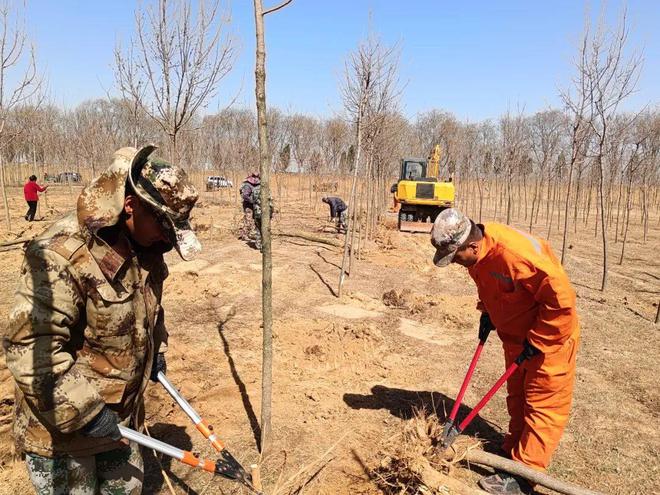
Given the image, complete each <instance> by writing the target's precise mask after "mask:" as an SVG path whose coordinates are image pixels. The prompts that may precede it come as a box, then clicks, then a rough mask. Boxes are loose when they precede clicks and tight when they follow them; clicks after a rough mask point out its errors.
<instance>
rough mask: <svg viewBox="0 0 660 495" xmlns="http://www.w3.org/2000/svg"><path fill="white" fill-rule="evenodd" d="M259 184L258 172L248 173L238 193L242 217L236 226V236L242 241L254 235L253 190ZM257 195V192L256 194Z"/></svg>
mask: <svg viewBox="0 0 660 495" xmlns="http://www.w3.org/2000/svg"><path fill="white" fill-rule="evenodd" d="M260 185H261V178H260V177H259V173H258V172H252V173H251V174H250V175H248V176H247V177H246V178H245V180H244V181H243V183H242V184H241V187H240V189H239V193H240V195H241V203H242V207H243V217H242V218H241V224H240V225H239V227H238V238H239V239H240V240H242V241H249V240H251V239H253V238H254V237H255V235H256V234H255V230H256V226H255V222H254V202H255V201H254V194H253V193H254V190H255V189H256V188H258V187H259V186H260ZM257 197H258V194H257Z"/></svg>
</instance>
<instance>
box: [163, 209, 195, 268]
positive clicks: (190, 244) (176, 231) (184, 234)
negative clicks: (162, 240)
mask: <svg viewBox="0 0 660 495" xmlns="http://www.w3.org/2000/svg"><path fill="white" fill-rule="evenodd" d="M168 218H169V217H168ZM170 221H171V222H172V237H173V238H172V243H173V244H174V249H176V251H177V253H179V256H181V259H182V260H184V261H190V260H192V259H194V258H195V257H196V256H197V255H198V254H199V253H200V252H201V250H202V245H201V243H200V242H199V239H197V236H196V235H195V232H194V231H193V229H192V227H191V226H190V222H189V221H188V220H182V221H179V222H175V221H172V220H171V219H170Z"/></svg>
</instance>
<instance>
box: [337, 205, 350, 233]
mask: <svg viewBox="0 0 660 495" xmlns="http://www.w3.org/2000/svg"><path fill="white" fill-rule="evenodd" d="M347 217H348V213H347V211H346V210H343V211H341V212H340V213H339V217H337V232H341V231H342V230H347V229H348V223H347V222H346V219H347Z"/></svg>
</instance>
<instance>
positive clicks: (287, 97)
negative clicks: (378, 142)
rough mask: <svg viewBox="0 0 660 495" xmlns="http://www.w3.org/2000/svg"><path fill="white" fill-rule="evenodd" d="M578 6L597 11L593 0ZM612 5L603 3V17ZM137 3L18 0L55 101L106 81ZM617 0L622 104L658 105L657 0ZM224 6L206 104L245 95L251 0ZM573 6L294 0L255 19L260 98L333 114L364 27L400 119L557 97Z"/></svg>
mask: <svg viewBox="0 0 660 495" xmlns="http://www.w3.org/2000/svg"><path fill="white" fill-rule="evenodd" d="M146 1H147V0H143V2H146ZM278 2H279V0H272V1H270V0H265V2H264V3H265V4H266V5H267V6H268V5H269V4H270V5H274V4H275V3H278ZM589 3H590V10H591V12H592V17H596V16H597V15H598V12H599V11H600V9H601V2H600V1H597V0H592V1H591V2H589ZM623 3H624V2H622V1H621V0H610V1H609V2H607V10H606V12H607V18H608V20H609V21H610V22H615V21H616V19H617V17H618V14H619V12H620V9H621V6H622V5H623ZM136 4H137V2H136V1H129V0H109V1H100V0H99V1H97V0H87V1H85V0H78V1H74V0H57V1H55V0H38V1H37V0H35V1H30V0H28V10H27V13H26V17H27V23H28V31H29V33H30V35H31V36H32V38H33V39H34V41H35V43H36V45H37V52H38V59H39V61H40V64H41V65H42V66H45V67H46V74H47V78H48V81H49V87H50V91H51V94H52V97H53V99H54V100H55V102H56V103H59V104H60V105H65V106H68V107H70V106H73V105H75V104H77V103H79V102H81V101H83V100H85V99H89V98H96V97H103V96H104V95H105V94H106V90H110V91H112V90H113V72H112V64H113V48H114V46H115V44H116V42H117V40H123V41H127V40H128V38H129V37H130V35H131V34H132V32H133V26H134V18H133V10H134V8H135V6H136ZM225 5H227V4H226V3H225ZM627 6H628V15H629V19H630V22H631V26H632V32H631V40H630V41H631V46H634V47H638V48H642V49H643V50H644V53H645V57H646V62H645V65H644V71H643V74H642V78H641V80H640V84H639V92H638V93H637V94H636V95H634V96H633V97H631V98H630V100H629V102H628V103H627V105H626V107H627V108H639V107H641V106H643V105H644V104H647V103H651V104H656V105H657V104H658V102H659V101H660V98H659V93H660V90H659V88H660V63H659V61H660V57H659V55H660V34H659V30H658V25H659V24H660V1H657V0H628V2H627ZM230 9H231V15H232V20H231V25H230V29H231V31H232V32H233V35H234V37H235V39H236V42H237V43H238V44H239V46H240V52H239V55H238V58H237V61H236V64H235V67H234V70H233V71H232V73H231V74H230V75H229V76H228V77H227V78H226V79H225V80H224V82H223V85H222V89H221V95H220V96H219V98H218V100H217V101H214V102H213V103H212V105H211V106H210V108H209V111H215V110H217V109H218V108H222V107H224V106H225V105H226V104H227V103H228V102H229V101H230V100H231V99H232V98H234V97H235V96H236V95H238V98H237V100H236V105H238V106H252V105H253V102H254V97H253V94H254V34H253V33H254V19H253V13H252V1H251V0H233V2H231V5H230ZM584 13H585V4H584V3H583V2H581V1H579V0H552V1H534V0H516V1H513V0H511V1H505V0H490V1H472V2H458V1H455V0H435V1H433V0H423V1H422V0H333V1H329V0H328V1H325V0H294V1H293V3H292V4H291V5H290V6H288V7H287V8H286V9H284V10H281V11H279V12H277V13H274V14H271V15H269V16H267V18H266V37H267V43H268V102H269V104H270V105H275V106H278V107H280V108H282V109H284V110H290V111H298V112H304V113H308V114H312V115H316V116H329V115H333V114H336V113H338V112H339V111H340V110H341V102H340V100H339V92H338V89H337V86H338V81H339V79H340V76H341V71H342V68H343V61H344V59H345V58H346V55H347V54H348V53H349V52H350V51H351V50H353V49H354V48H355V47H356V46H357V44H358V42H359V41H360V40H361V39H362V38H364V37H365V36H366V35H367V33H368V32H369V29H370V27H371V29H372V30H373V31H374V32H376V33H379V34H380V35H381V37H382V38H383V39H384V40H385V41H386V42H387V43H394V42H400V44H401V80H402V81H403V82H405V83H406V84H407V85H406V88H405V92H404V94H403V99H402V109H403V111H404V113H405V114H406V115H408V116H409V117H414V116H415V114H416V113H417V112H421V111H425V110H429V109H432V108H440V109H445V110H448V111H451V112H453V113H454V114H456V115H457V116H458V117H459V118H461V119H469V120H472V121H474V120H481V119H485V118H493V117H497V116H498V115H500V114H502V113H503V112H505V111H506V110H507V108H512V109H515V108H516V107H517V106H518V105H520V106H524V108H525V111H526V112H534V111H536V110H539V109H542V108H545V107H547V106H552V105H554V106H558V105H559V101H558V97H557V92H558V91H557V90H558V88H559V87H560V86H562V87H563V86H566V85H567V84H568V82H569V79H570V77H571V75H572V67H571V59H572V57H573V55H574V54H575V51H576V43H577V40H578V38H579V36H580V33H581V32H582V26H583V20H584Z"/></svg>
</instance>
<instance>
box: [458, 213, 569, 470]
mask: <svg viewBox="0 0 660 495" xmlns="http://www.w3.org/2000/svg"><path fill="white" fill-rule="evenodd" d="M468 271H469V273H470V276H471V277H472V278H473V279H474V281H475V283H476V285H477V289H478V291H479V298H480V303H479V304H478V308H479V309H481V310H482V311H487V312H488V314H489V315H490V318H491V321H492V322H493V324H494V325H495V327H496V328H497V334H498V335H499V337H500V339H501V340H502V343H503V347H504V356H505V363H506V366H507V367H508V366H509V365H510V364H511V363H512V362H513V361H514V360H515V359H516V357H518V355H519V354H520V352H521V351H522V349H523V347H522V344H523V341H524V340H525V339H527V340H528V341H529V342H530V343H531V344H532V345H533V346H534V347H536V348H537V349H539V350H540V351H541V354H539V355H537V356H534V357H533V358H532V359H530V360H527V361H525V362H524V363H523V364H522V365H521V366H520V368H519V369H518V370H517V371H516V372H515V373H514V374H513V375H511V377H510V378H509V380H508V381H507V392H508V395H507V399H506V402H507V409H508V411H509V416H510V417H511V420H510V422H509V433H508V434H507V435H506V436H505V438H504V444H503V446H502V447H503V449H504V450H505V452H507V453H510V454H511V458H512V459H514V460H516V461H519V462H521V463H523V464H526V465H528V466H530V467H532V468H535V469H538V470H544V469H545V468H546V467H547V466H548V464H549V463H550V458H551V457H552V453H553V452H554V450H555V449H556V448H557V445H558V444H559V439H560V438H561V436H562V433H563V431H564V427H565V426H566V422H567V421H568V413H569V411H570V408H571V399H572V397H573V382H574V379H575V355H576V353H577V346H578V340H579V336H580V327H579V325H578V318H577V313H576V310H575V291H574V290H573V288H572V287H571V284H570V282H569V280H568V276H567V275H566V273H565V272H564V269H563V268H562V266H561V264H560V263H559V260H557V258H556V256H555V255H554V253H553V252H552V250H551V248H550V246H549V245H548V243H547V242H545V241H543V240H541V239H538V238H536V237H534V236H532V235H530V234H527V233H524V232H521V231H518V230H516V229H514V228H511V227H508V226H506V225H501V224H497V223H487V224H485V228H484V238H483V240H482V241H481V248H480V250H479V254H478V259H477V262H476V263H475V264H474V265H473V266H471V267H470V268H469V269H468Z"/></svg>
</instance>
